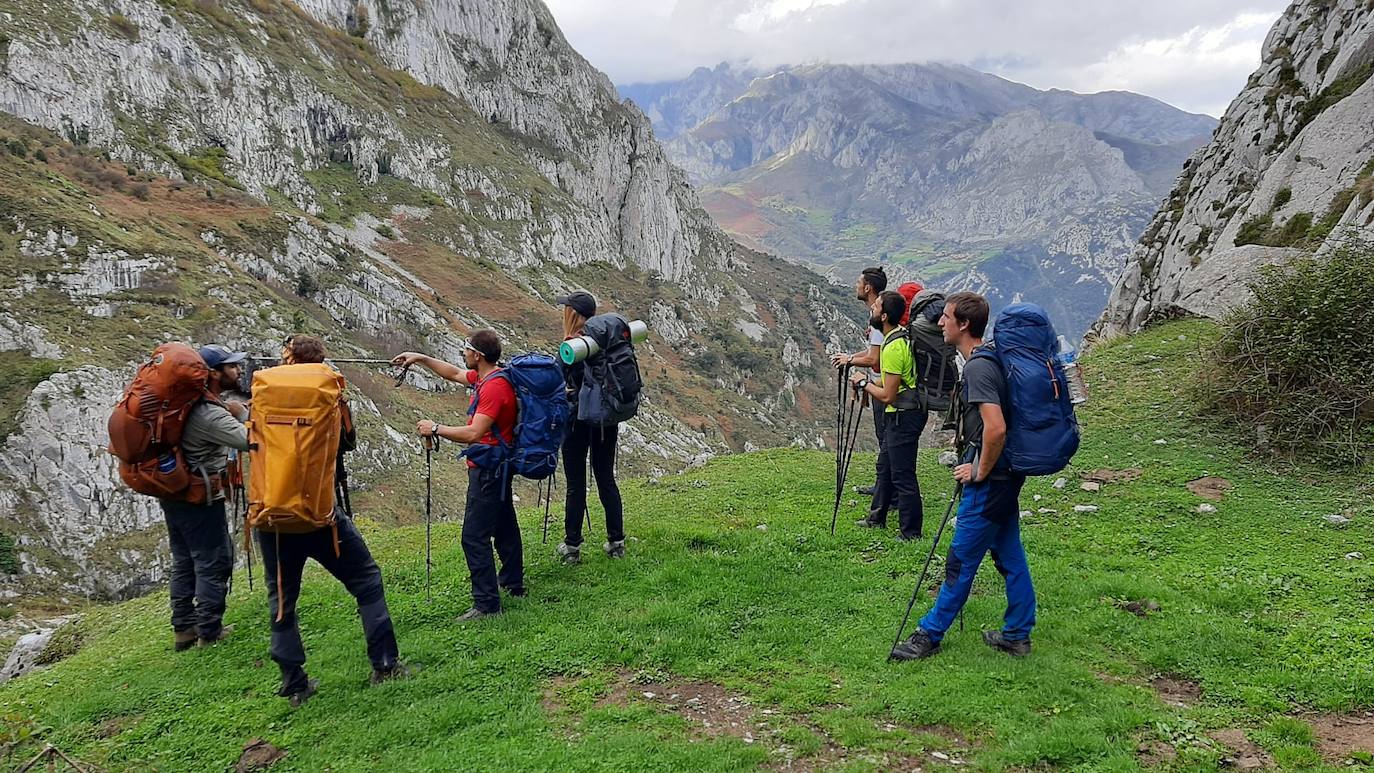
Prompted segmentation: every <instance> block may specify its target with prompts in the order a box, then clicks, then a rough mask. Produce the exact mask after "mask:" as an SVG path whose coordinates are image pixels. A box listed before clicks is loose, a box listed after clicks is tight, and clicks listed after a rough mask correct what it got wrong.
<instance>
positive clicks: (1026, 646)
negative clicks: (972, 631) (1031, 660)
mask: <svg viewBox="0 0 1374 773" xmlns="http://www.w3.org/2000/svg"><path fill="white" fill-rule="evenodd" d="M983 643H984V644H986V645H988V646H989V647H992V648H993V649H995V650H1000V651H1002V652H1005V653H1007V654H1008V655H1011V656H1012V657H1014V658H1024V657H1025V656H1027V655H1029V654H1030V651H1031V643H1030V639H1008V638H1007V637H1006V636H1005V635H1004V634H1003V633H1002V632H1001V631H983Z"/></svg>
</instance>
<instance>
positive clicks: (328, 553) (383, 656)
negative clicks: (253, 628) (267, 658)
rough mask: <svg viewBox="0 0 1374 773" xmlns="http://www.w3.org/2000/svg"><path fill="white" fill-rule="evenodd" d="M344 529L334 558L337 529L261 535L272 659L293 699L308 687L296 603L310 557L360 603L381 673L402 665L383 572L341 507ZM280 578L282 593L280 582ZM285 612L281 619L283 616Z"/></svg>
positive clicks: (339, 525)
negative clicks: (387, 600) (383, 580)
mask: <svg viewBox="0 0 1374 773" xmlns="http://www.w3.org/2000/svg"><path fill="white" fill-rule="evenodd" d="M334 516H335V523H336V524H337V528H338V531H339V554H338V555H337V556H336V555H334V529H329V528H325V529H316V530H315V531H312V532H306V533H305V534H279V533H276V532H266V531H258V546H259V547H261V548H262V566H263V573H264V577H265V579H266V580H267V583H266V584H267V607H268V611H269V614H270V615H271V616H272V617H271V620H272V645H271V653H272V660H274V661H276V662H277V665H278V666H280V667H281V692H280V694H281V695H283V696H285V695H290V694H292V693H295V692H300V691H301V690H303V689H305V686H306V683H307V681H308V679H307V677H306V674H305V668H304V666H305V644H304V642H302V641H301V627H300V622H299V621H298V620H297V618H296V602H297V601H298V600H299V599H300V596H301V574H302V573H303V572H304V571H305V562H306V560H307V559H311V558H313V559H315V562H316V563H318V564H319V565H320V566H323V567H324V568H325V570H326V571H328V572H329V573H330V574H332V575H334V577H335V579H337V580H338V581H339V582H341V583H343V584H344V587H345V588H347V589H348V592H349V593H350V594H351V595H352V596H353V598H354V599H355V600H356V601H357V602H358V616H359V617H361V618H362V623H363V636H364V637H365V638H366V639H367V657H368V659H369V660H371V661H372V667H373V668H375V669H378V670H381V671H386V670H389V669H390V668H391V667H392V666H394V665H396V662H397V660H398V659H399V658H400V652H399V650H398V648H397V646H396V631H395V630H394V629H393V628H392V625H391V613H390V611H388V610H387V607H386V594H385V592H384V591H383V589H382V570H381V569H380V568H379V567H378V566H377V562H376V561H374V560H373V558H372V553H371V552H370V551H369V550H368V549H367V543H366V542H363V535H361V534H359V533H358V528H357V527H356V526H354V525H353V521H352V520H351V519H349V517H348V516H347V515H345V514H344V512H343V510H342V509H341V508H336V509H335V511H334ZM279 580H280V584H281V587H280V591H279V589H278V581H279ZM278 612H281V619H278V618H277V614H278Z"/></svg>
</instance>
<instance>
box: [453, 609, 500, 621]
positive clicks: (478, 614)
mask: <svg viewBox="0 0 1374 773" xmlns="http://www.w3.org/2000/svg"><path fill="white" fill-rule="evenodd" d="M499 614H501V612H500V610H497V611H495V612H483V611H482V610H480V609H478V608H477V607H473V608H472V609H469V610H468V611H466V612H464V613H463V614H461V615H459V616H458V620H457V622H460V623H470V622H472V621H473V620H481V619H482V618H484V617H491V616H493V615H499Z"/></svg>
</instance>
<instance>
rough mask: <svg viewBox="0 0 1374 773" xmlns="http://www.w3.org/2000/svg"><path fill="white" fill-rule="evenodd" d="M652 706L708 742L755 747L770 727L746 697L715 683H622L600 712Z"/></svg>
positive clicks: (606, 698) (600, 703)
mask: <svg viewBox="0 0 1374 773" xmlns="http://www.w3.org/2000/svg"><path fill="white" fill-rule="evenodd" d="M632 703H648V704H651V705H654V706H657V707H658V708H659V709H661V710H663V711H667V712H669V713H672V714H676V715H678V716H680V717H682V718H683V719H685V720H687V723H688V725H689V726H690V727H691V728H692V729H693V730H694V734H695V735H698V736H704V737H706V738H718V737H720V736H733V737H735V738H742V739H744V740H745V741H746V742H749V743H753V742H754V740H756V736H757V735H758V734H759V733H760V731H761V730H763V729H765V728H766V726H767V724H766V723H763V722H759V721H756V720H755V719H754V718H753V716H754V709H753V707H752V706H751V705H750V704H749V700H748V699H747V698H745V697H744V696H742V695H737V694H735V693H732V692H730V691H729V690H727V689H725V688H724V687H722V686H720V685H718V684H714V683H711V682H677V683H665V682H644V683H635V682H632V681H629V680H627V679H624V678H622V679H620V680H619V681H617V682H616V683H615V685H614V686H612V687H611V691H610V692H609V693H607V694H606V695H605V696H604V697H602V698H601V699H600V700H598V701H597V702H596V706H597V708H605V707H607V706H629V705H630V704H632Z"/></svg>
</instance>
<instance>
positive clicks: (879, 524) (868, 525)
mask: <svg viewBox="0 0 1374 773" xmlns="http://www.w3.org/2000/svg"><path fill="white" fill-rule="evenodd" d="M854 525H855V526H858V527H859V528H860V529H886V528H887V521H875V520H872V519H871V518H860V519H859V520H857V521H855V522H854Z"/></svg>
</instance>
